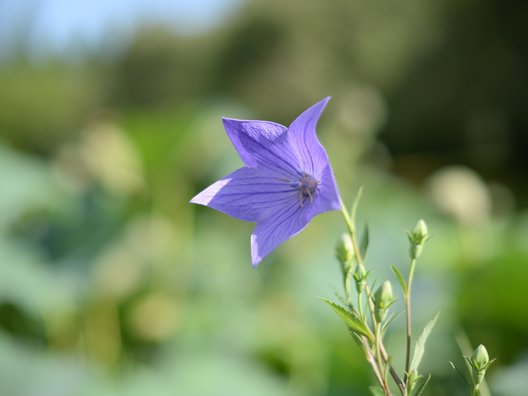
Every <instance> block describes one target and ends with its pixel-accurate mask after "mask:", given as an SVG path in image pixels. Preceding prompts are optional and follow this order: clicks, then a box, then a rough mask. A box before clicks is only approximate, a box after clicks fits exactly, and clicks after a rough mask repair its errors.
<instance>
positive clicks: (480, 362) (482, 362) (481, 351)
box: [471, 344, 489, 369]
mask: <svg viewBox="0 0 528 396" xmlns="http://www.w3.org/2000/svg"><path fill="white" fill-rule="evenodd" d="M471 360H473V362H474V363H475V366H476V367H478V368H482V369H485V368H486V366H487V365H488V363H489V355H488V351H487V350H486V347H485V346H484V345H482V344H480V345H479V346H478V347H477V348H476V349H475V350H474V351H473V355H471Z"/></svg>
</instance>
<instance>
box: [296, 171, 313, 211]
mask: <svg viewBox="0 0 528 396" xmlns="http://www.w3.org/2000/svg"><path fill="white" fill-rule="evenodd" d="M290 185H291V186H292V187H294V188H296V189H298V190H299V197H300V201H301V206H302V205H303V203H304V201H305V200H306V199H307V198H308V199H310V202H312V201H313V199H314V197H315V194H316V193H317V188H318V186H319V180H317V179H316V178H314V177H313V176H312V175H309V174H308V173H306V172H303V174H302V176H301V179H300V180H298V181H294V182H291V183H290Z"/></svg>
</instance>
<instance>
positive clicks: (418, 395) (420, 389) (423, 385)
mask: <svg viewBox="0 0 528 396" xmlns="http://www.w3.org/2000/svg"><path fill="white" fill-rule="evenodd" d="M430 380H431V373H429V375H428V376H427V378H426V379H425V381H423V382H422V383H421V385H420V386H419V387H418V389H417V390H416V393H415V396H420V395H421V394H422V392H423V391H424V389H425V387H426V386H427V384H428V383H429V381H430Z"/></svg>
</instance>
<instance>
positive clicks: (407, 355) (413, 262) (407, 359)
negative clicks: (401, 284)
mask: <svg viewBox="0 0 528 396" xmlns="http://www.w3.org/2000/svg"><path fill="white" fill-rule="evenodd" d="M415 266H416V259H415V258H413V259H411V265H410V269H409V277H408V279H407V291H406V293H405V314H406V318H407V348H406V353H405V374H404V377H403V381H404V382H405V387H406V388H407V389H408V388H409V374H410V373H409V371H410V367H411V338H412V326H411V287H412V281H413V277H414V268H415Z"/></svg>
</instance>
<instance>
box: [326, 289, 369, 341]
mask: <svg viewBox="0 0 528 396" xmlns="http://www.w3.org/2000/svg"><path fill="white" fill-rule="evenodd" d="M319 298H320V299H321V300H323V301H324V302H325V303H327V304H328V305H329V306H330V307H331V308H332V309H333V310H334V312H335V313H336V314H337V315H338V316H339V317H340V318H341V320H342V321H343V322H344V323H345V324H346V325H347V327H348V328H349V329H350V330H351V331H352V332H354V333H358V334H361V335H362V336H365V337H367V338H368V339H369V341H371V342H373V341H374V335H373V334H372V332H371V331H370V329H369V328H368V326H367V325H366V324H365V323H364V322H363V321H362V320H361V319H360V318H358V317H357V315H355V314H354V313H352V312H350V311H349V310H348V309H346V308H345V307H343V306H341V305H339V304H336V303H334V302H332V301H330V300H327V299H326V298H323V297H319Z"/></svg>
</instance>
